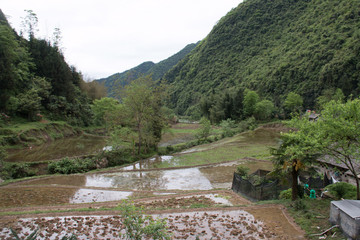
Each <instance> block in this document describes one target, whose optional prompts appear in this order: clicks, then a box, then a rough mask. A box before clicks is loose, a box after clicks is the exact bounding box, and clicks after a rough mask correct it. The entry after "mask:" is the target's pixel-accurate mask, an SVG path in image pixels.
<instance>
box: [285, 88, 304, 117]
mask: <svg viewBox="0 0 360 240" xmlns="http://www.w3.org/2000/svg"><path fill="white" fill-rule="evenodd" d="M302 105H303V98H302V97H301V96H300V95H299V94H297V93H294V92H289V93H288V95H287V96H286V99H285V102H284V108H285V110H287V111H288V113H298V114H300V112H301V110H302Z"/></svg>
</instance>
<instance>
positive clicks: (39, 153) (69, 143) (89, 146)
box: [6, 135, 106, 162]
mask: <svg viewBox="0 0 360 240" xmlns="http://www.w3.org/2000/svg"><path fill="white" fill-rule="evenodd" d="M105 145H106V138H104V137H98V136H89V135H82V136H75V137H68V138H63V139H58V140H55V141H52V142H48V143H45V144H42V145H40V146H31V148H30V147H29V148H25V149H21V150H19V149H17V150H9V157H8V158H7V159H6V161H8V162H38V161H46V160H52V159H60V158H63V157H73V156H81V155H86V154H91V153H94V152H97V151H99V150H101V149H102V148H103V147H104V146H105Z"/></svg>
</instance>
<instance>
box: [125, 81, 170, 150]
mask: <svg viewBox="0 0 360 240" xmlns="http://www.w3.org/2000/svg"><path fill="white" fill-rule="evenodd" d="M121 92H122V101H123V104H122V105H123V107H122V108H121V109H122V112H119V114H118V116H119V118H120V119H121V121H120V123H119V124H120V125H121V126H123V127H129V128H131V129H132V130H133V131H134V132H135V133H136V134H137V145H138V151H137V154H138V155H140V153H141V149H142V147H143V146H145V147H147V148H148V147H151V146H154V147H156V146H157V144H158V142H159V141H160V139H161V134H162V129H163V128H164V127H165V126H166V124H167V123H166V119H165V115H164V114H163V112H162V108H161V106H162V101H163V96H164V89H163V87H162V86H161V85H160V86H156V85H155V83H154V82H153V81H152V79H151V76H144V77H140V78H138V79H136V80H134V81H132V82H131V83H130V84H129V85H126V86H125V87H124V88H123V89H122V91H121Z"/></svg>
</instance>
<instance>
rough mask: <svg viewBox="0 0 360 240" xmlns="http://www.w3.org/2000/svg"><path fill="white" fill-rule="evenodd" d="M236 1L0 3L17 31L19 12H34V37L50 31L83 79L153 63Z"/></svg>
mask: <svg viewBox="0 0 360 240" xmlns="http://www.w3.org/2000/svg"><path fill="white" fill-rule="evenodd" d="M241 1H242V0H102V1H99V0H0V8H1V10H2V11H3V13H4V14H5V15H6V16H7V18H8V21H9V22H10V24H11V26H12V27H13V28H15V29H16V30H17V31H18V32H19V30H20V22H21V20H22V19H21V17H24V16H25V15H26V12H25V11H24V10H25V9H27V10H32V11H33V12H34V13H36V15H37V17H38V20H39V23H38V28H39V30H40V31H39V32H38V33H37V35H36V36H37V37H38V38H47V39H51V38H52V34H53V31H54V29H55V28H56V27H58V28H60V30H61V35H62V42H61V47H62V48H63V52H64V55H65V57H66V60H67V62H68V64H70V65H74V66H75V67H76V68H77V70H78V71H81V72H82V73H83V74H84V75H85V77H86V78H90V79H95V78H101V77H108V76H110V75H112V74H114V73H117V72H123V71H125V70H128V69H130V68H133V67H135V66H137V65H139V64H140V63H142V62H145V61H153V62H155V63H157V62H159V61H161V60H164V59H166V58H168V57H170V56H171V55H173V54H175V53H177V52H178V51H180V50H181V49H182V48H184V47H185V46H186V45H187V44H189V43H195V42H197V41H199V40H202V39H204V38H205V37H206V35H207V34H208V33H209V32H210V31H211V29H212V28H213V26H214V25H215V24H216V23H217V21H218V20H220V18H221V17H223V16H225V15H226V13H227V12H229V11H230V10H231V9H232V8H234V7H237V5H238V4H239V3H240V2H241Z"/></svg>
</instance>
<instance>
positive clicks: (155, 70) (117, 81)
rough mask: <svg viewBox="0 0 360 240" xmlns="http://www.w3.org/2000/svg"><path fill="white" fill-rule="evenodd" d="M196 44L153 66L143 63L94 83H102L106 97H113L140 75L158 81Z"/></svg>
mask: <svg viewBox="0 0 360 240" xmlns="http://www.w3.org/2000/svg"><path fill="white" fill-rule="evenodd" d="M196 45H197V43H192V44H188V45H187V46H186V47H185V48H183V49H182V50H181V51H179V52H178V53H176V54H174V55H173V56H171V57H169V58H167V59H165V60H163V61H161V62H159V63H157V64H155V63H153V62H150V61H149V62H144V63H142V64H140V65H138V66H136V67H134V68H132V69H130V70H127V71H124V72H122V73H115V74H113V75H111V76H109V77H107V78H101V79H98V80H95V81H98V82H99V83H103V84H104V86H105V87H106V88H107V90H108V96H109V97H114V96H115V92H114V90H115V89H116V88H118V87H119V86H125V85H127V84H128V83H129V82H131V81H132V80H135V79H137V78H139V77H140V76H141V75H149V74H152V79H153V80H159V79H160V78H162V77H163V76H164V74H165V73H166V72H168V71H169V70H170V69H171V68H172V67H173V66H175V65H176V64H177V63H178V62H179V61H180V60H181V59H183V58H184V57H185V56H186V55H187V54H189V53H190V52H191V50H193V49H194V48H195V47H196Z"/></svg>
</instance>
